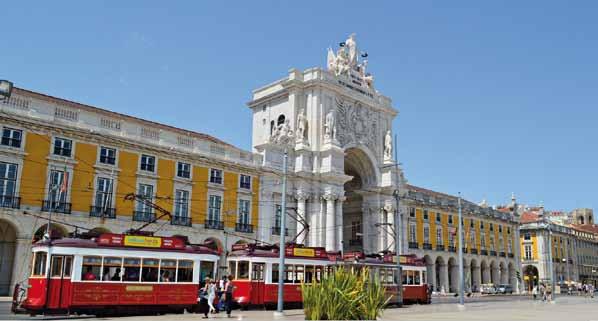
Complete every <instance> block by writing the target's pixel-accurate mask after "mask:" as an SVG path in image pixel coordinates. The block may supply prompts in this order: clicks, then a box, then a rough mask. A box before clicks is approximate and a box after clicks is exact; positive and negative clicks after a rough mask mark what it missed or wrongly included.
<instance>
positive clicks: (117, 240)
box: [96, 233, 185, 249]
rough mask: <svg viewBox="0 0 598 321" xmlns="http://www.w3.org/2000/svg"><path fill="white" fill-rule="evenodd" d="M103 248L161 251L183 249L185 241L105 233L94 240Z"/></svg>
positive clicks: (175, 238)
mask: <svg viewBox="0 0 598 321" xmlns="http://www.w3.org/2000/svg"><path fill="white" fill-rule="evenodd" d="M96 243H97V244H98V245H103V246H131V247H147V248H162V249H184V248H185V241H184V240H182V239H180V238H178V237H158V236H143V235H122V234H112V233H105V234H102V235H100V236H99V237H98V238H97V239H96Z"/></svg>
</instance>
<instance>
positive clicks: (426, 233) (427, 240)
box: [424, 224, 430, 244]
mask: <svg viewBox="0 0 598 321" xmlns="http://www.w3.org/2000/svg"><path fill="white" fill-rule="evenodd" d="M424 243H426V244H429V243H430V226H428V224H426V225H424Z"/></svg>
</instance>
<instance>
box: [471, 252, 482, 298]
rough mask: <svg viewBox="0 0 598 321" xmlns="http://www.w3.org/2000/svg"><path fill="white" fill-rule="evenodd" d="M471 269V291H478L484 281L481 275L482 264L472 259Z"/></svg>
mask: <svg viewBox="0 0 598 321" xmlns="http://www.w3.org/2000/svg"><path fill="white" fill-rule="evenodd" d="M469 270H470V272H469V273H470V275H471V292H478V291H479V290H480V284H481V282H482V280H481V275H480V266H479V265H478V261H476V260H475V259H472V260H471V262H470V263H469Z"/></svg>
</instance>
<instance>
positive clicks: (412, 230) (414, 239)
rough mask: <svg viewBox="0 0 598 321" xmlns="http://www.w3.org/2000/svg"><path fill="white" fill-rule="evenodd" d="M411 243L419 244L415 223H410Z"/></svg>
mask: <svg viewBox="0 0 598 321" xmlns="http://www.w3.org/2000/svg"><path fill="white" fill-rule="evenodd" d="M409 242H417V235H416V226H415V222H411V223H409Z"/></svg>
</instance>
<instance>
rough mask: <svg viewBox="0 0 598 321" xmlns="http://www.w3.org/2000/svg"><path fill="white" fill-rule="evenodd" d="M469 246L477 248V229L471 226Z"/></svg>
mask: <svg viewBox="0 0 598 321" xmlns="http://www.w3.org/2000/svg"><path fill="white" fill-rule="evenodd" d="M469 247H470V248H472V249H475V247H476V244H475V230H474V229H472V228H470V229H469Z"/></svg>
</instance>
